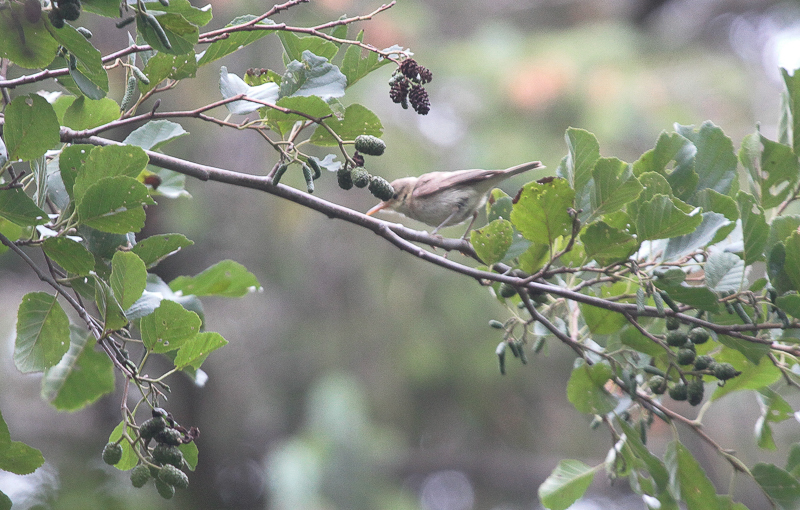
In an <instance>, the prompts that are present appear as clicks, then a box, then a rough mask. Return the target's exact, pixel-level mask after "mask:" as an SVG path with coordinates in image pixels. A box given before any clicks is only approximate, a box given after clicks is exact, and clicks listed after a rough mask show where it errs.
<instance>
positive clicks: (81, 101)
mask: <svg viewBox="0 0 800 510" xmlns="http://www.w3.org/2000/svg"><path fill="white" fill-rule="evenodd" d="M119 116H120V111H119V105H118V104H117V102H116V101H114V100H113V99H110V98H107V97H106V98H104V99H100V100H97V101H94V100H92V99H87V98H86V97H84V96H81V97H79V98H77V99H76V100H75V101H73V102H72V104H71V105H69V107H68V108H67V110H66V111H65V112H64V125H65V126H67V127H69V128H72V129H76V130H81V129H92V128H95V127H98V126H102V125H103V124H108V123H109V122H113V121H115V120H117V119H118V118H119ZM110 147H112V146H110Z"/></svg>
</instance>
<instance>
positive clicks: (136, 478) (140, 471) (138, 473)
mask: <svg viewBox="0 0 800 510" xmlns="http://www.w3.org/2000/svg"><path fill="white" fill-rule="evenodd" d="M149 479H150V468H149V467H148V466H147V465H146V464H139V465H138V466H136V467H135V468H133V469H131V485H133V486H134V487H136V488H137V489H139V488H141V487H144V484H146V483H147V480H149Z"/></svg>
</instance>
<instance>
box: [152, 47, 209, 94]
mask: <svg viewBox="0 0 800 510" xmlns="http://www.w3.org/2000/svg"><path fill="white" fill-rule="evenodd" d="M142 72H144V74H145V75H146V76H147V78H148V79H149V80H150V83H149V84H144V83H142V82H138V87H139V90H140V91H141V92H142V93H143V94H145V93H147V92H150V90H152V89H154V88H155V87H157V86H158V84H159V83H161V82H162V81H164V80H166V79H167V78H169V79H171V80H182V79H184V78H194V77H195V75H196V74H197V62H196V61H195V58H194V54H192V53H187V54H181V55H172V54H169V53H157V54H155V55H154V56H153V57H152V58H150V59H148V61H147V64H145V66H144V69H142Z"/></svg>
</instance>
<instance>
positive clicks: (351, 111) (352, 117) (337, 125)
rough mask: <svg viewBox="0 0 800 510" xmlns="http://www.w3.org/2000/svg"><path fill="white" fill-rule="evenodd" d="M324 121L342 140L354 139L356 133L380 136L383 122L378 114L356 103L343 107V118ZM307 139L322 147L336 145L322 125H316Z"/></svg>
mask: <svg viewBox="0 0 800 510" xmlns="http://www.w3.org/2000/svg"><path fill="white" fill-rule="evenodd" d="M324 122H325V124H327V125H328V127H329V128H331V129H332V130H333V132H334V133H336V134H337V135H339V137H340V138H342V139H343V140H355V139H356V137H357V136H358V135H372V136H381V134H382V133H383V124H381V121H380V119H379V118H378V116H377V115H375V114H374V113H372V112H371V111H370V110H368V109H367V108H366V107H365V106H362V105H360V104H358V103H356V104H351V105H350V106H348V107H347V108H346V109H345V111H344V118H343V119H341V120H339V119H336V118H332V119H327V120H325V121H324ZM309 141H310V142H311V143H313V144H314V145H319V146H323V147H326V146H335V145H338V142H337V141H336V139H334V138H333V136H331V134H330V133H329V132H328V130H327V129H325V128H324V127H322V126H317V129H315V130H314V134H312V135H311V138H310V139H309Z"/></svg>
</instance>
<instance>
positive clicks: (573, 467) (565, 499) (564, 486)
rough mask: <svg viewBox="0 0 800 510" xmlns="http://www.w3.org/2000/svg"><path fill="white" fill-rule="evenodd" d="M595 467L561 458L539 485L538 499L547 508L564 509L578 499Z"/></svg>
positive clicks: (582, 493) (583, 492)
mask: <svg viewBox="0 0 800 510" xmlns="http://www.w3.org/2000/svg"><path fill="white" fill-rule="evenodd" d="M600 467H602V464H601V465H600V466H597V467H589V466H587V465H586V464H584V463H583V462H581V461H578V460H562V461H561V462H559V463H558V466H556V468H555V469H554V470H553V472H552V473H550V476H548V477H547V479H546V480H545V481H544V483H542V485H540V486H539V493H538V494H539V501H540V502H541V503H542V506H544V507H545V508H547V509H549V510H566V509H567V508H568V507H570V506H571V505H572V504H573V503H575V502H576V501H577V500H578V499H580V498H581V497H582V496H583V495H584V494H585V493H586V490H587V489H588V488H589V485H591V483H592V480H593V479H594V475H595V473H597V471H599V468H600Z"/></svg>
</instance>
